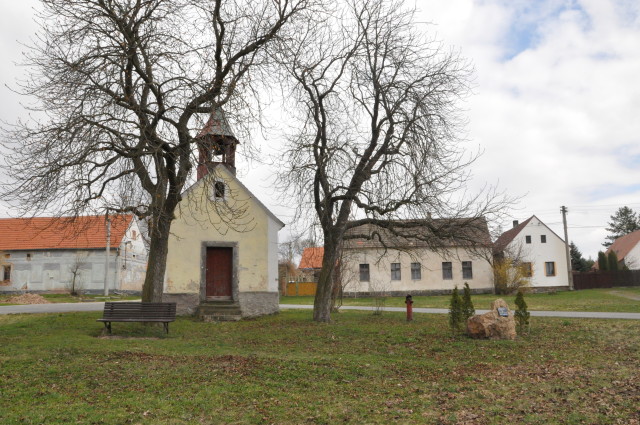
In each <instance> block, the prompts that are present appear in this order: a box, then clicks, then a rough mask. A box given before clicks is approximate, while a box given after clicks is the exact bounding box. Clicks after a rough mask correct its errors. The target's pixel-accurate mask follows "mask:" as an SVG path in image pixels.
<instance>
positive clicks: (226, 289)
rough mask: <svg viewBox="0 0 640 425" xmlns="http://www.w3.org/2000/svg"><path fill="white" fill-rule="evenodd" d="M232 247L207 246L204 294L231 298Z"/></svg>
mask: <svg viewBox="0 0 640 425" xmlns="http://www.w3.org/2000/svg"><path fill="white" fill-rule="evenodd" d="M232 271H233V248H207V270H206V296H207V297H216V298H231V277H232V275H233V273H232Z"/></svg>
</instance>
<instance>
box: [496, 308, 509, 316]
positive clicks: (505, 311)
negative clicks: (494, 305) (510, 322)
mask: <svg viewBox="0 0 640 425" xmlns="http://www.w3.org/2000/svg"><path fill="white" fill-rule="evenodd" d="M498 315H500V317H509V310H508V309H507V308H506V307H498Z"/></svg>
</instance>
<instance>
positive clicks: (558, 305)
mask: <svg viewBox="0 0 640 425" xmlns="http://www.w3.org/2000/svg"><path fill="white" fill-rule="evenodd" d="M624 294H626V295H629V296H635V297H640V288H613V289H586V290H581V291H571V292H570V291H558V292H555V293H547V294H526V295H525V301H526V302H527V305H528V308H529V310H547V311H549V310H557V311H612V312H631V313H640V300H634V299H630V298H626V297H624V296H623V295H624ZM496 298H504V300H505V301H506V302H507V303H508V304H509V306H513V308H515V298H516V297H515V295H492V294H483V295H473V296H472V297H471V299H472V301H473V304H474V306H475V308H477V309H488V308H489V306H490V305H491V302H492V301H493V300H495V299H496ZM404 300H405V299H404V297H388V298H387V299H386V301H385V306H387V307H404V306H405V303H404ZM413 301H414V302H413V307H414V308H418V307H424V308H449V301H450V297H449V296H448V295H437V296H415V297H413ZM280 303H281V304H306V305H312V304H313V297H280ZM342 304H343V305H361V306H373V305H374V304H375V300H374V299H373V298H366V297H365V298H344V299H343V300H342Z"/></svg>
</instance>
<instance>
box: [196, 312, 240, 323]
mask: <svg viewBox="0 0 640 425" xmlns="http://www.w3.org/2000/svg"><path fill="white" fill-rule="evenodd" d="M199 317H200V319H202V321H203V322H237V321H238V320H241V319H242V316H241V315H240V314H233V315H230V314H200V315H199Z"/></svg>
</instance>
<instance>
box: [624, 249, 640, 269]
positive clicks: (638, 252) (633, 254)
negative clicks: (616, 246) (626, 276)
mask: <svg viewBox="0 0 640 425" xmlns="http://www.w3.org/2000/svg"><path fill="white" fill-rule="evenodd" d="M624 264H625V265H626V266H627V267H628V268H629V269H630V270H640V243H638V244H636V246H634V247H633V248H632V249H631V251H629V253H628V254H627V255H626V256H625V257H624Z"/></svg>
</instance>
